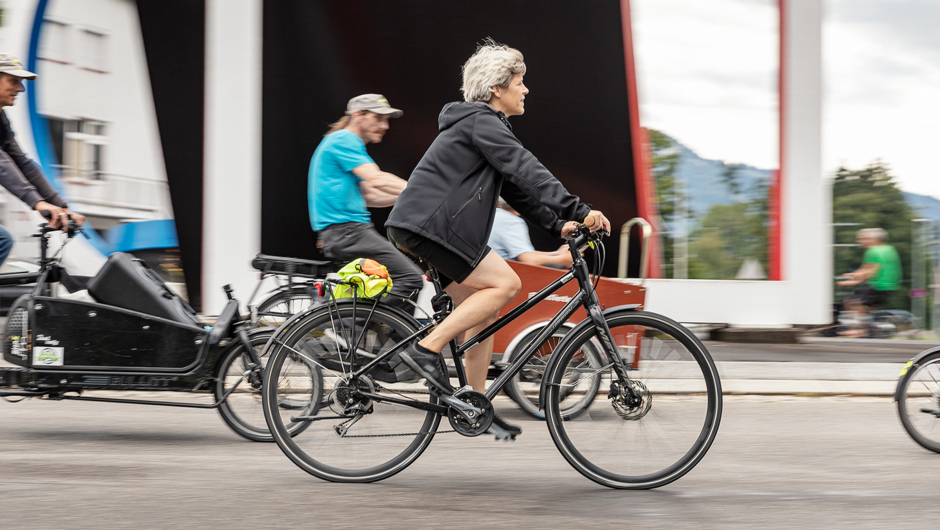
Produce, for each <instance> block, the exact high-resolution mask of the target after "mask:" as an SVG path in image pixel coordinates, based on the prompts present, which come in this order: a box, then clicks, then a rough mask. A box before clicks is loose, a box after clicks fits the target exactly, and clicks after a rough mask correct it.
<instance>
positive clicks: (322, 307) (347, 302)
mask: <svg viewBox="0 0 940 530" xmlns="http://www.w3.org/2000/svg"><path fill="white" fill-rule="evenodd" d="M357 304H358V305H359V306H363V301H362V300H359V301H358V302H357ZM352 305H353V300H352V299H351V298H338V299H334V301H332V302H323V303H320V304H315V305H312V306H310V307H308V308H306V309H304V310H303V311H301V312H299V313H297V314H295V315H291V317H290V318H288V319H287V320H285V321H284V323H283V324H281V325H280V326H279V327H278V328H277V331H275V332H274V334H272V335H271V338H269V339H268V342H267V344H265V345H264V349H263V350H261V353H260V355H261V356H262V357H263V356H265V355H270V354H271V348H272V347H273V346H274V339H275V338H277V337H280V336H281V333H283V332H286V331H287V330H289V329H290V328H291V327H292V326H293V325H294V324H295V323H296V322H297V321H298V320H300V319H302V318H305V317H307V316H308V315H310V314H311V313H313V312H314V311H330V310H332V308H334V307H335V308H336V309H341V308H342V307H343V306H350V307H352ZM379 305H381V306H382V307H383V308H384V309H385V310H387V311H390V312H392V313H395V314H396V315H398V316H400V317H402V318H404V319H405V320H407V321H411V323H413V324H414V327H415V329H418V328H420V327H421V325H420V324H419V323H418V321H417V320H415V317H414V316H412V315H409V314H408V313H407V312H405V311H404V310H402V309H399V308H397V307H395V306H392V305H388V304H383V303H382V302H379ZM364 308H365V309H368V306H364Z"/></svg>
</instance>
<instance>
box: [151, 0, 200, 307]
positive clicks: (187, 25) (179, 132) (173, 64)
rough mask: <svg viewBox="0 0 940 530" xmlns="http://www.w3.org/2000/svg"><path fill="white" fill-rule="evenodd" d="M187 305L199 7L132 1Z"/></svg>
mask: <svg viewBox="0 0 940 530" xmlns="http://www.w3.org/2000/svg"><path fill="white" fill-rule="evenodd" d="M137 12H138V16H139V17H140V28H141V33H142V35H143V40H144V50H145V52H146V55H147V67H148V69H149V71H150V85H151V88H152V89H153V100H154V106H155V107H156V113H157V125H158V127H159V130H160V142H161V144H162V145H163V159H164V162H165V163H166V174H167V181H168V183H169V187H170V200H171V201H172V203H173V215H174V217H175V219H176V233H177V237H178V238H179V247H180V257H181V260H182V262H183V271H184V274H185V275H186V290H187V291H188V294H189V302H190V304H191V305H192V306H193V307H194V308H196V309H197V310H198V309H200V308H201V292H202V291H201V288H202V146H203V142H202V131H203V114H204V111H203V92H204V88H205V83H204V79H205V77H204V75H203V73H204V71H205V25H206V13H205V5H204V3H203V2H201V1H199V2H197V1H193V0H137Z"/></svg>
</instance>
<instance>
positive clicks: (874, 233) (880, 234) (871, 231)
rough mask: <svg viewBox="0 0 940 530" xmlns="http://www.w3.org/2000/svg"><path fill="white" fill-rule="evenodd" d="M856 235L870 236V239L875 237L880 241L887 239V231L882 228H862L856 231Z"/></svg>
mask: <svg viewBox="0 0 940 530" xmlns="http://www.w3.org/2000/svg"><path fill="white" fill-rule="evenodd" d="M856 235H857V236H858V237H870V238H872V239H877V240H878V241H881V242H882V243H884V242H885V240H887V239H888V232H887V230H885V229H884V228H862V229H861V230H859V231H858V232H857V233H856Z"/></svg>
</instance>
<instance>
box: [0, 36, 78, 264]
mask: <svg viewBox="0 0 940 530" xmlns="http://www.w3.org/2000/svg"><path fill="white" fill-rule="evenodd" d="M33 79H36V74H34V73H32V72H29V71H27V70H25V69H24V68H23V65H21V64H20V62H19V61H18V60H17V59H16V57H13V56H12V55H7V54H5V53H0V186H3V187H4V188H6V189H7V191H9V192H10V193H12V194H13V195H15V196H16V197H17V198H18V199H20V200H21V201H23V202H25V203H26V204H28V205H29V206H30V207H31V208H32V209H33V210H36V211H37V212H38V211H47V212H49V213H50V214H51V218H50V220H49V226H51V227H53V228H60V227H63V228H64V227H65V226H67V224H68V223H67V222H66V221H65V220H66V219H68V216H71V217H72V218H73V219H75V221H76V222H78V224H79V225H81V224H82V223H84V222H85V218H84V217H83V216H82V215H80V214H77V213H75V212H73V211H71V210H69V209H68V203H66V202H65V201H64V200H62V198H61V197H59V195H58V194H57V193H56V191H55V190H54V189H53V188H52V185H51V184H50V183H49V181H48V180H46V177H45V176H43V174H42V171H41V170H40V169H39V166H37V165H36V163H35V162H33V161H32V160H30V159H29V157H27V156H26V155H25V154H24V153H23V151H22V150H20V146H19V145H17V143H16V140H14V139H13V129H12V128H11V127H10V120H8V119H7V115H6V112H4V111H3V110H2V108H3V107H12V106H13V103H14V102H15V101H16V96H17V95H18V94H19V93H20V92H23V91H24V90H26V89H25V88H23V81H24V80H25V81H32V80H33ZM12 248H13V236H11V235H10V232H8V231H7V230H6V229H5V228H3V227H2V226H0V264H3V262H4V261H5V260H6V259H7V256H9V255H10V250H11V249H12Z"/></svg>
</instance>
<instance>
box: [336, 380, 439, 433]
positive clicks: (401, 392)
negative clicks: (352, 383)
mask: <svg viewBox="0 0 940 530" xmlns="http://www.w3.org/2000/svg"><path fill="white" fill-rule="evenodd" d="M380 390H388V391H389V392H392V393H395V394H424V395H428V394H430V392H423V391H421V390H389V389H387V388H384V389H383V388H382V387H381V386H379V387H378V388H376V391H380ZM349 421H351V420H347V421H345V422H343V423H341V424H340V425H345V424H346V423H349ZM452 432H457V431H455V430H453V429H451V430H449V431H434V434H448V433H452ZM422 434H431V433H429V432H403V433H398V434H353V435H348V436H347V435H345V434H344V435H343V436H341V437H340V438H392V437H395V436H421V435H422Z"/></svg>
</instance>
